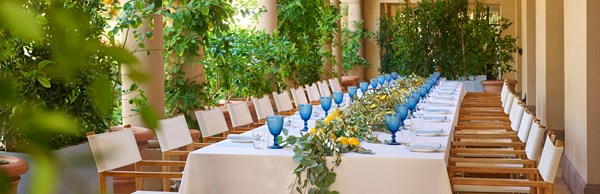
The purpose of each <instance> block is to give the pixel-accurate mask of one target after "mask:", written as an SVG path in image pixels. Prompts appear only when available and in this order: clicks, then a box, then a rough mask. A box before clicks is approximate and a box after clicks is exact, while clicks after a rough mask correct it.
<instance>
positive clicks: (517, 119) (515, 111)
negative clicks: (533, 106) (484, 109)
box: [458, 96, 525, 129]
mask: <svg viewBox="0 0 600 194" xmlns="http://www.w3.org/2000/svg"><path fill="white" fill-rule="evenodd" d="M511 98H514V99H518V97H516V96H512V97H511ZM509 101H510V100H509ZM514 102H515V103H511V108H510V110H511V111H510V112H509V114H508V117H506V116H496V115H493V116H490V115H488V116H484V115H480V116H459V123H458V126H484V125H485V126H506V125H510V126H511V127H512V129H516V128H518V127H519V124H520V123H521V117H522V116H523V112H524V110H525V107H524V105H522V104H519V101H518V100H516V101H514ZM461 111H462V110H461Z"/></svg>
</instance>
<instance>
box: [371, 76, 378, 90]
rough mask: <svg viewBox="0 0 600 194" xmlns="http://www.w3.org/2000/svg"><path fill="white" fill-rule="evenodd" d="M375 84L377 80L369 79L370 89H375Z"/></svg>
mask: <svg viewBox="0 0 600 194" xmlns="http://www.w3.org/2000/svg"><path fill="white" fill-rule="evenodd" d="M377 82H378V81H377V78H373V79H371V87H372V88H373V89H375V88H377Z"/></svg>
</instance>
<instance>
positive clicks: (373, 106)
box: [369, 104, 377, 109]
mask: <svg viewBox="0 0 600 194" xmlns="http://www.w3.org/2000/svg"><path fill="white" fill-rule="evenodd" d="M369 108H371V109H374V108H377V104H371V106H370V107H369Z"/></svg>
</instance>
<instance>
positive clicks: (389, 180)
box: [179, 84, 464, 194]
mask: <svg viewBox="0 0 600 194" xmlns="http://www.w3.org/2000/svg"><path fill="white" fill-rule="evenodd" d="M454 95H455V99H454V100H450V101H448V102H453V103H454V104H453V106H452V107H448V108H449V109H450V113H449V114H446V116H448V117H449V118H450V119H449V121H446V122H437V123H433V122H432V123H429V122H425V124H424V128H425V129H443V130H444V131H445V132H446V133H447V134H448V135H446V136H437V137H420V136H419V137H417V138H416V142H437V143H441V144H442V145H445V148H446V149H444V150H442V151H440V152H434V153H420V152H411V151H410V150H408V149H406V146H403V145H400V146H391V145H385V144H372V143H364V142H363V143H362V144H361V145H362V146H363V147H365V148H367V149H371V150H373V152H375V154H374V155H364V154H357V153H346V154H344V155H343V156H342V163H341V165H340V166H339V167H338V168H336V169H335V172H336V173H337V177H336V181H335V183H334V184H333V185H332V189H334V190H337V191H339V192H340V193H342V194H369V193H372V194H375V193H377V194H386V193H394V194H397V193H407V194H444V193H451V187H450V182H449V179H448V173H447V170H446V167H447V159H448V150H449V149H447V148H448V147H449V143H450V137H451V131H452V129H453V127H454V126H455V125H456V121H457V117H458V114H456V113H457V111H458V107H459V106H460V101H461V100H462V97H463V95H464V87H463V86H462V84H457V85H456V92H455V94H454ZM309 125H314V122H310V123H309ZM263 127H265V126H263ZM298 129H299V128H296V130H298ZM296 130H294V131H293V132H292V133H296ZM378 135H379V138H380V139H382V140H389V139H390V138H391V135H390V134H386V133H379V134H378ZM397 135H399V133H397ZM270 144H272V137H271V140H269V145H270ZM293 155H294V152H293V150H292V147H286V148H284V149H279V150H273V149H264V150H258V149H254V148H253V147H252V143H246V144H244V143H233V142H231V141H229V140H225V141H222V142H219V143H216V144H213V145H211V146H208V147H205V148H203V149H200V150H196V151H194V152H192V153H190V155H189V157H188V159H187V164H186V166H185V170H184V174H183V179H182V184H181V188H180V191H179V192H180V193H186V194H196V193H207V194H219V193H223V194H238V193H239V194H285V193H292V192H291V189H294V186H293V185H292V183H294V180H295V175H294V174H293V173H292V172H293V170H294V169H295V168H296V166H297V163H295V162H294V161H293V160H292V156H293ZM331 166H332V165H329V167H331Z"/></svg>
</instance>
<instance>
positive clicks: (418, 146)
mask: <svg viewBox="0 0 600 194" xmlns="http://www.w3.org/2000/svg"><path fill="white" fill-rule="evenodd" d="M441 148H442V144H440V143H435V142H420V143H411V144H410V146H408V149H432V150H439V149H441Z"/></svg>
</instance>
